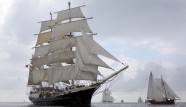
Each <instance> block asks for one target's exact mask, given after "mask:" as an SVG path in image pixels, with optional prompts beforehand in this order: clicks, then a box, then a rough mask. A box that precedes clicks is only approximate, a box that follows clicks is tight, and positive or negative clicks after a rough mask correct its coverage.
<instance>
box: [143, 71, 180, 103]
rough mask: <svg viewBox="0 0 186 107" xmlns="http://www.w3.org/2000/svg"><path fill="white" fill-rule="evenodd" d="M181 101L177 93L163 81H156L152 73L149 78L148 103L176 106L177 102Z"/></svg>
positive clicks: (157, 79)
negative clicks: (177, 100)
mask: <svg viewBox="0 0 186 107" xmlns="http://www.w3.org/2000/svg"><path fill="white" fill-rule="evenodd" d="M176 99H180V98H179V97H178V96H177V95H176V93H175V92H174V91H173V90H172V89H171V88H170V87H169V86H168V84H167V83H166V82H165V81H164V80H163V78H162V77H161V79H159V78H156V79H154V77H153V74H152V72H151V73H150V76H149V84H148V92H147V100H146V102H150V103H151V104H175V100H176Z"/></svg>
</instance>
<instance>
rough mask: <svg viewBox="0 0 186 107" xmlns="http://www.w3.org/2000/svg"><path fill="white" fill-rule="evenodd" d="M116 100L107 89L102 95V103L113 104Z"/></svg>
mask: <svg viewBox="0 0 186 107" xmlns="http://www.w3.org/2000/svg"><path fill="white" fill-rule="evenodd" d="M114 100H115V99H114V98H113V97H112V96H111V91H110V90H108V89H105V90H104V91H103V93H102V102H104V103H112V102H114Z"/></svg>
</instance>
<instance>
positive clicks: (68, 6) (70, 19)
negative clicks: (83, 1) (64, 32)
mask: <svg viewBox="0 0 186 107" xmlns="http://www.w3.org/2000/svg"><path fill="white" fill-rule="evenodd" d="M70 5H71V3H70V2H68V9H69V10H70ZM69 22H71V18H69ZM69 37H72V32H70V35H69Z"/></svg>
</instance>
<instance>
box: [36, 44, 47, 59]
mask: <svg viewBox="0 0 186 107" xmlns="http://www.w3.org/2000/svg"><path fill="white" fill-rule="evenodd" d="M48 52H49V46H48V45H44V46H40V47H35V53H34V56H33V57H38V56H46V55H47V54H48Z"/></svg>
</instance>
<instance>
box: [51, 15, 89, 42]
mask: <svg viewBox="0 0 186 107" xmlns="http://www.w3.org/2000/svg"><path fill="white" fill-rule="evenodd" d="M81 30H83V31H84V32H88V33H92V31H91V30H90V28H89V26H88V23H87V21H86V19H83V20H78V21H72V22H68V23H61V24H57V25H56V26H54V35H53V38H54V39H55V37H58V36H60V35H66V34H67V33H70V32H81Z"/></svg>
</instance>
